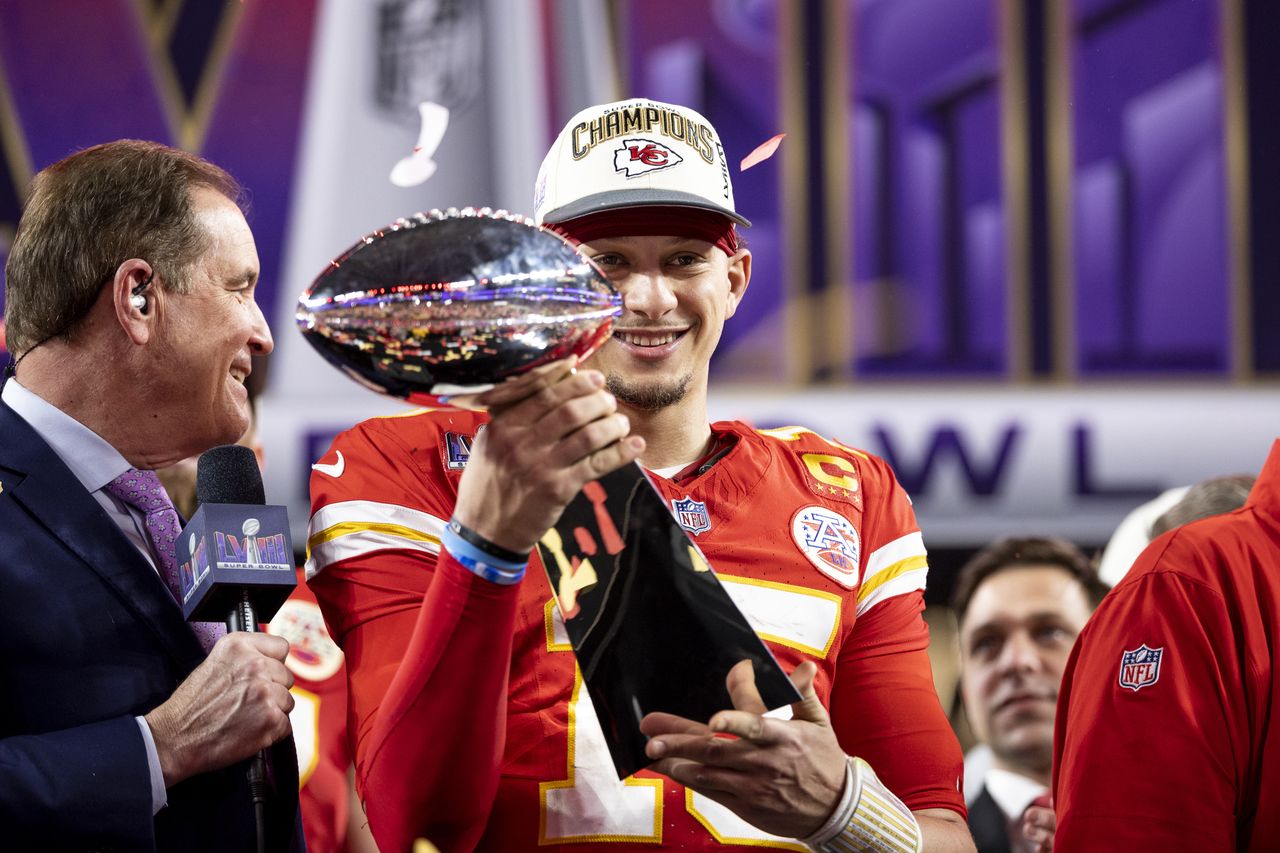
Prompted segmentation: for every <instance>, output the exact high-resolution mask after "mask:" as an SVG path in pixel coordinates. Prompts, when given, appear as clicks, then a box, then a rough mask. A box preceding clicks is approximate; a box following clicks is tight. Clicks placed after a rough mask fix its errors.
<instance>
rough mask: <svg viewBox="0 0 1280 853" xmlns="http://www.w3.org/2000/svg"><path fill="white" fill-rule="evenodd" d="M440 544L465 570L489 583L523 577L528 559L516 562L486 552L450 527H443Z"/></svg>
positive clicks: (512, 580) (515, 579) (516, 580)
mask: <svg viewBox="0 0 1280 853" xmlns="http://www.w3.org/2000/svg"><path fill="white" fill-rule="evenodd" d="M440 544H441V545H442V546H443V547H444V549H445V550H446V551H448V552H449V553H450V554H451V555H453V558H454V559H455V560H457V561H458V562H459V563H461V564H462V565H463V567H465V568H466V569H467V571H469V572H471V573H472V574H473V575H478V576H479V577H481V578H484V579H485V580H487V581H489V582H490V583H496V584H502V585H503V586H507V585H510V584H513V583H519V582H520V579H521V578H523V577H524V570H525V569H526V568H527V567H528V565H529V561H528V560H525V561H524V562H523V563H516V562H512V561H510V560H503V559H500V558H498V557H495V556H493V555H492V554H489V553H486V552H485V551H482V550H480V549H479V548H477V547H476V546H475V545H472V544H471V543H470V542H468V541H467V540H465V539H463V538H462V537H461V536H459V535H458V534H457V532H455V531H454V530H453V529H452V528H451V527H445V529H444V534H443V535H442V536H441V537H440Z"/></svg>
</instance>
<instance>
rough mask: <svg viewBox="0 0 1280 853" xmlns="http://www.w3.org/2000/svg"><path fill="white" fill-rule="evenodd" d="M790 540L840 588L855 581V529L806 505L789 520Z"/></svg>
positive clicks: (823, 510)
mask: <svg viewBox="0 0 1280 853" xmlns="http://www.w3.org/2000/svg"><path fill="white" fill-rule="evenodd" d="M791 537H792V538H793V539H794V540H795V542H796V546H797V547H799V548H800V551H801V553H803V554H804V555H805V556H806V557H808V558H809V562H811V563H813V565H814V566H816V567H817V569H818V571H820V572H822V573H823V574H824V575H826V576H827V577H829V578H831V579H832V580H833V581H835V582H836V583H838V584H840V585H841V586H844V587H848V588H849V589H853V585H854V584H855V583H857V582H858V558H859V555H860V547H859V539H858V529H857V528H856V527H854V526H853V523H852V522H850V521H849V519H847V518H845V517H844V516H843V515H840V513H838V512H835V511H834V510H830V509H827V508H826V507H825V506H807V507H804V508H803V509H801V510H800V511H799V512H797V513H796V514H795V516H794V517H793V518H792V519H791Z"/></svg>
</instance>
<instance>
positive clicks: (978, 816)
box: [969, 785, 1010, 853]
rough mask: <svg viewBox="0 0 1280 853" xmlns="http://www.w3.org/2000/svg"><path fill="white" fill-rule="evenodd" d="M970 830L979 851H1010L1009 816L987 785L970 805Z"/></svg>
mask: <svg viewBox="0 0 1280 853" xmlns="http://www.w3.org/2000/svg"><path fill="white" fill-rule="evenodd" d="M969 831H970V832H971V833H973V843H974V846H976V847H977V848H978V853H1009V850H1010V845H1009V818H1007V817H1006V816H1005V813H1004V812H1003V811H1002V810H1001V809H1000V806H999V805H997V804H996V801H995V800H994V799H992V797H991V792H990V791H988V790H987V787H986V786H985V785H983V786H982V793H980V794H979V795H978V798H977V799H976V800H974V801H973V803H972V804H971V805H970V806H969Z"/></svg>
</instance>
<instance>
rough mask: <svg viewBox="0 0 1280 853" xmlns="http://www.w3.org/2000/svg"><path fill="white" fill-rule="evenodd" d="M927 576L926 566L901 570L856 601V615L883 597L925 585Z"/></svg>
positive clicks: (912, 590) (868, 608) (891, 596)
mask: <svg viewBox="0 0 1280 853" xmlns="http://www.w3.org/2000/svg"><path fill="white" fill-rule="evenodd" d="M928 577H929V568H928V566H923V567H921V568H919V569H912V570H911V571H909V572H903V573H902V574H900V575H898V576H897V577H896V578H894V579H893V580H891V581H889V582H888V583H885V584H882V585H881V586H880V587H879V588H878V589H876V591H875V592H873V593H871V595H869V596H867V597H866V599H865V600H863V601H859V602H858V611H857V615H858V616H862V614H864V613H866V612H867V611H868V610H870V609H871V608H872V607H875V606H876V605H877V604H879V603H880V602H882V601H884V600H885V599H889V598H893V597H894V596H895V595H903V594H904V593H908V592H914V591H916V590H918V589H920V590H922V589H924V587H925V582H926V581H927V580H928Z"/></svg>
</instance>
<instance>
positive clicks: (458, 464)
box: [442, 424, 486, 471]
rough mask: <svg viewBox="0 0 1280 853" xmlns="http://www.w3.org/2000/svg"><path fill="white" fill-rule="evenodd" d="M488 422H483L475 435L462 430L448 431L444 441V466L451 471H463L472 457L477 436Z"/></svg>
mask: <svg viewBox="0 0 1280 853" xmlns="http://www.w3.org/2000/svg"><path fill="white" fill-rule="evenodd" d="M485 426H486V424H481V425H480V428H479V429H477V430H476V433H475V435H467V434H466V433H461V432H446V433H445V434H444V440H443V442H442V445H443V446H442V449H443V451H444V452H443V454H442V455H443V456H444V467H445V468H446V469H448V470H450V471H461V470H462V469H463V468H466V467H467V461H468V460H470V459H471V446H472V445H473V444H475V441H476V437H477V436H479V435H480V433H481V432H483V431H484V428H485Z"/></svg>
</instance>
